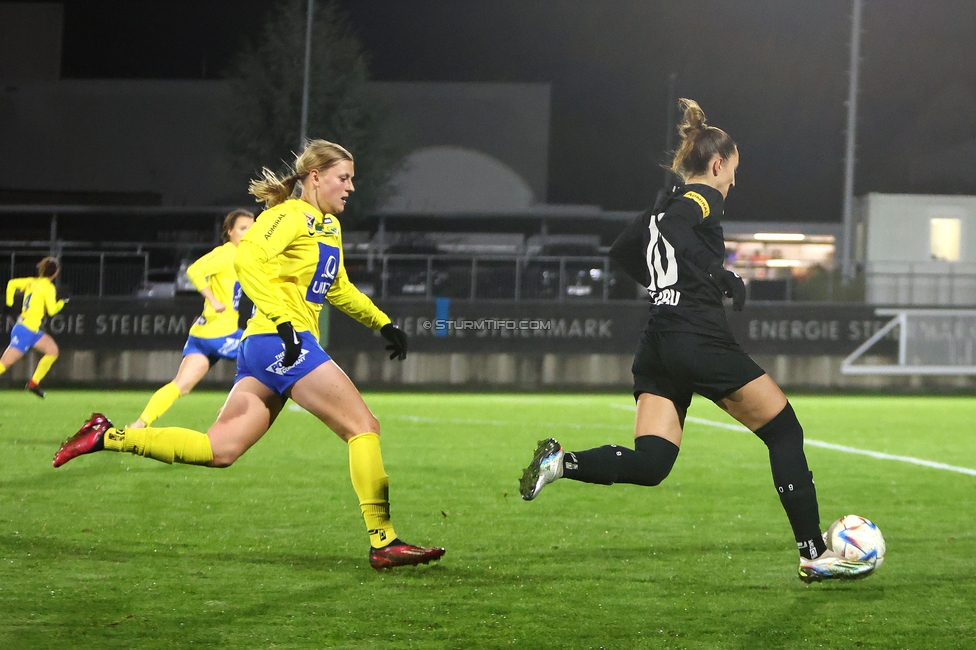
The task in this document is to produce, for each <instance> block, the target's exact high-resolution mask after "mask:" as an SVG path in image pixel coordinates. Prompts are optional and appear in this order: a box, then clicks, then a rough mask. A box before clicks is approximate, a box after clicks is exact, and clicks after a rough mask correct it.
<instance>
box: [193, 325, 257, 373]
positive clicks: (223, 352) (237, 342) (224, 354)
mask: <svg viewBox="0 0 976 650" xmlns="http://www.w3.org/2000/svg"><path fill="white" fill-rule="evenodd" d="M241 334H243V332H242V331H241V330H237V331H236V332H234V333H233V334H230V335H228V336H218V337H217V338H215V339H202V338H200V337H199V336H188V337H187V339H186V345H184V346H183V356H184V357H185V356H186V355H188V354H202V355H203V356H205V357H207V359H209V360H210V365H211V366H212V365H213V364H215V363H217V361H219V360H220V359H236V358H237V349H238V348H239V347H240V346H241Z"/></svg>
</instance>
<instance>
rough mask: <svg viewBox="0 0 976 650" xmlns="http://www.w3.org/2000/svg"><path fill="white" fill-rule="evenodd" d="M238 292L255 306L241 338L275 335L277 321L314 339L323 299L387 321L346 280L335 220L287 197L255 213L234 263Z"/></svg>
mask: <svg viewBox="0 0 976 650" xmlns="http://www.w3.org/2000/svg"><path fill="white" fill-rule="evenodd" d="M234 267H235V268H236V270H237V276H238V278H239V280H240V283H241V286H242V287H243V288H244V292H245V293H246V294H247V295H248V297H249V298H250V299H251V300H252V301H253V302H254V305H255V306H256V307H257V311H256V313H255V314H254V316H253V317H252V318H251V320H250V321H248V324H247V329H246V330H245V331H244V337H245V338H247V337H248V336H249V335H252V334H277V329H276V326H277V324H278V323H283V322H286V321H291V324H292V326H293V327H294V328H295V330H296V331H299V332H302V331H307V332H311V333H312V335H313V336H314V337H315V338H316V339H318V338H319V312H321V311H322V305H323V304H324V302H325V300H328V301H329V302H330V303H331V304H333V305H334V306H335V307H337V308H338V309H340V310H341V311H343V312H344V313H346V314H348V315H349V316H351V317H352V318H355V319H356V320H357V321H359V322H360V323H362V324H363V325H365V326H366V327H369V328H370V329H374V330H378V329H380V328H381V327H383V326H384V325H386V324H388V323H389V322H390V317H389V316H387V315H386V314H385V313H383V312H382V311H381V310H380V309H379V308H378V307H377V306H376V305H374V304H373V301H372V300H370V299H369V297H368V296H366V295H365V294H363V293H362V292H361V291H360V290H359V289H357V288H356V286H355V285H354V284H353V283H352V282H351V281H350V280H349V277H348V275H347V274H346V268H345V266H344V264H343V254H342V230H341V228H340V226H339V220H338V219H336V218H335V217H334V216H332V215H328V214H326V215H323V214H322V213H321V212H320V211H319V210H317V209H316V208H315V207H313V206H312V205H310V204H308V203H306V202H305V201H302V200H301V199H289V200H288V201H285V202H284V203H281V204H279V205H276V206H275V207H273V208H269V209H267V210H265V211H264V212H262V213H261V214H260V215H258V218H257V221H256V222H255V223H254V226H252V227H251V229H250V230H248V231H247V233H246V234H245V235H244V238H243V239H242V240H241V244H240V246H239V247H238V249H237V257H236V259H235V262H234Z"/></svg>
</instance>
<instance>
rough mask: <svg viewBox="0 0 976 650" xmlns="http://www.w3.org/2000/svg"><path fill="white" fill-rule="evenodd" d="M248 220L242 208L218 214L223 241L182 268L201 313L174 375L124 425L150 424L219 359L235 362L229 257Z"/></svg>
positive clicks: (236, 297)
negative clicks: (199, 297)
mask: <svg viewBox="0 0 976 650" xmlns="http://www.w3.org/2000/svg"><path fill="white" fill-rule="evenodd" d="M252 225H254V214H253V213H251V212H249V211H247V210H234V211H233V212H231V213H230V214H228V215H227V216H226V217H224V235H223V239H224V243H223V244H222V245H220V246H218V247H217V248H215V249H213V250H212V251H210V252H209V253H207V254H206V255H204V256H203V257H201V258H200V259H198V260H197V261H196V262H194V263H193V264H191V265H190V267H189V268H188V269H187V270H186V275H187V277H189V278H190V282H192V283H193V286H194V287H196V290H197V291H199V292H200V294H201V295H203V297H204V298H205V299H206V300H205V301H204V303H203V314H201V315H200V317H199V318H198V319H197V320H196V322H195V323H194V324H193V326H192V327H191V328H190V335H189V336H188V337H187V339H186V345H184V346H183V361H182V362H181V363H180V369H179V370H177V371H176V377H175V378H174V379H173V381H171V382H169V383H168V384H166V385H165V386H163V387H162V388H160V389H159V390H157V391H156V392H155V393H154V394H153V396H152V397H151V398H150V399H149V403H148V404H146V408H145V409H143V411H142V415H140V416H139V419H138V420H136V421H135V422H133V423H132V424H130V425H129V426H128V427H127V428H129V429H135V428H141V427H148V426H150V425H151V424H152V423H153V422H155V421H156V419H157V418H159V416H161V415H162V414H163V413H165V412H166V411H167V410H169V407H171V406H172V405H173V403H174V402H176V400H178V399H179V398H180V397H182V396H184V395H187V394H188V393H189V392H190V391H191V390H193V387H194V386H196V385H197V384H198V383H200V380H201V379H203V377H204V375H206V374H207V371H208V370H210V368H212V367H213V365H214V364H215V363H217V361H219V360H220V359H231V360H233V361H237V348H238V347H239V346H240V344H241V333H242V332H241V330H240V329H239V328H238V327H237V321H238V314H237V308H238V305H239V304H240V301H241V283H240V282H238V281H237V272H236V271H234V257H235V256H236V254H237V246H238V245H239V244H240V243H241V238H242V237H243V236H244V233H246V232H247V230H248V228H250V227H251V226H252Z"/></svg>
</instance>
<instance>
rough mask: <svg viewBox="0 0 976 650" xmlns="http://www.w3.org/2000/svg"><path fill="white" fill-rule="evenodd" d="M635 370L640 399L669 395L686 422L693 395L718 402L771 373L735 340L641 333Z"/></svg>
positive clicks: (684, 333) (649, 332)
mask: <svg viewBox="0 0 976 650" xmlns="http://www.w3.org/2000/svg"><path fill="white" fill-rule="evenodd" d="M631 370H632V371H633V373H634V398H635V399H636V398H637V397H638V396H639V395H640V394H641V393H651V394H652V395H660V396H661V397H665V398H667V399H669V400H671V401H672V402H674V406H675V408H676V409H677V410H678V416H679V417H680V418H681V419H682V421H684V417H685V413H687V411H688V406H689V405H690V404H691V396H692V394H693V393H698V394H699V395H701V396H702V397H707V398H708V399H710V400H712V401H713V402H717V401H718V400H720V399H722V398H724V397H728V396H729V395H731V394H732V393H734V392H735V391H737V390H739V389H740V388H742V387H743V386H745V385H746V384H748V383H749V382H750V381H752V380H753V379H757V378H759V377H761V376H763V375H764V374H766V373H765V371H764V370H763V369H762V368H760V367H759V365H758V364H757V363H756V362H755V361H753V360H752V359H751V358H750V357H749V355H748V354H746V353H745V351H744V350H743V349H742V348H741V347H739V344H738V343H736V342H735V339H733V338H732V337H731V336H730V337H729V338H727V339H722V338H717V337H713V336H705V335H702V334H692V333H688V332H654V331H648V330H644V331H643V332H642V333H641V336H640V343H639V344H638V347H637V354H636V355H635V356H634V365H633V368H632V369H631Z"/></svg>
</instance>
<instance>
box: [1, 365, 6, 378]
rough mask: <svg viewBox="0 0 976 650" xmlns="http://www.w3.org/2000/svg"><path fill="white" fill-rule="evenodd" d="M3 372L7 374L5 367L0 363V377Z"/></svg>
mask: <svg viewBox="0 0 976 650" xmlns="http://www.w3.org/2000/svg"><path fill="white" fill-rule="evenodd" d="M5 372H7V366H5V365H3V364H2V363H0V375H2V374H3V373H5Z"/></svg>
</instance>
